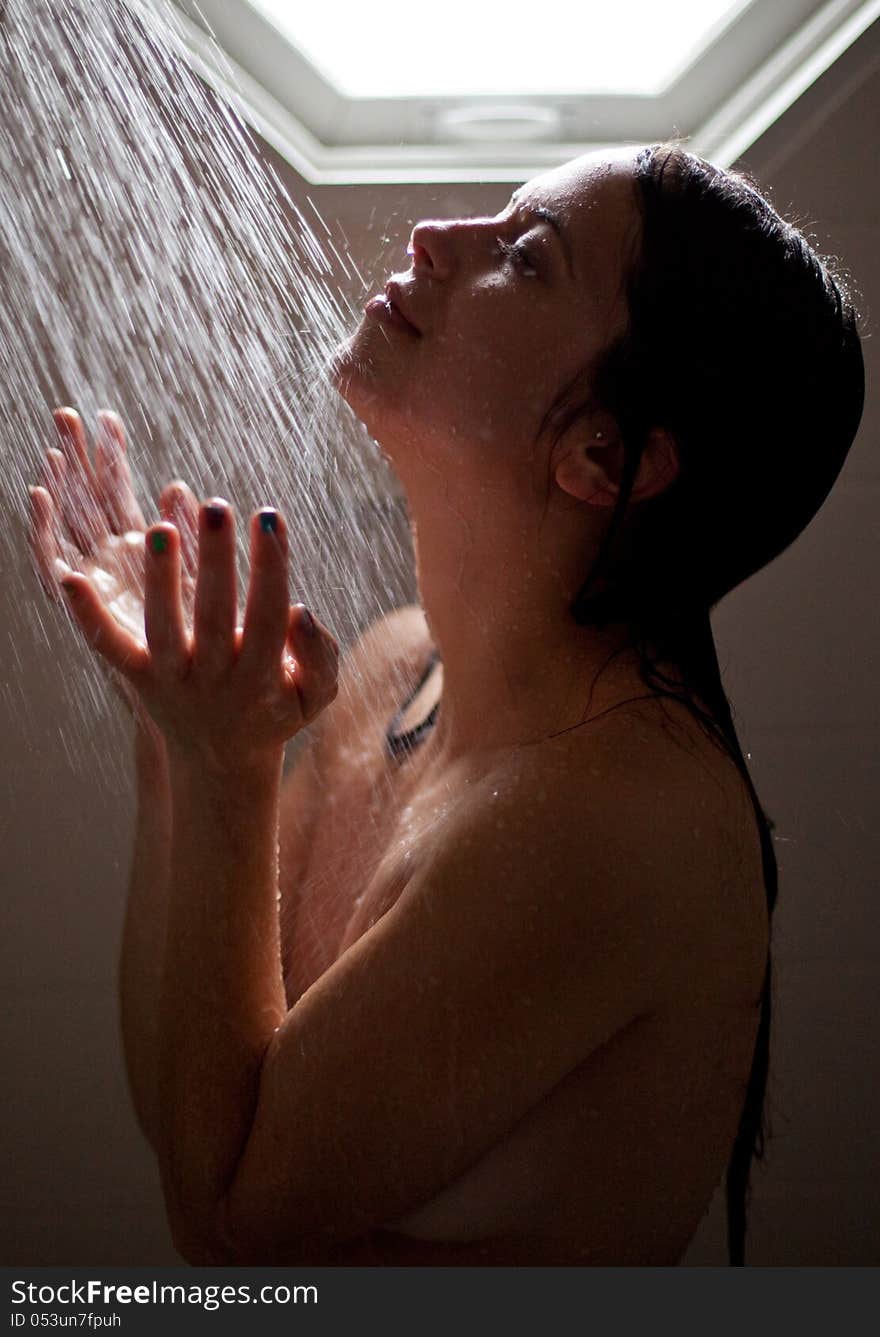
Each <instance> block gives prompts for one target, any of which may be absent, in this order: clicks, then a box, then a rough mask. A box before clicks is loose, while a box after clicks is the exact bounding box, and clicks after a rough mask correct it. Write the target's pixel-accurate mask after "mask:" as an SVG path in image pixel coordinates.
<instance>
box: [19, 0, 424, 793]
mask: <svg viewBox="0 0 880 1337" xmlns="http://www.w3.org/2000/svg"><path fill="white" fill-rule="evenodd" d="M309 206H310V207H309ZM306 210H307V211H308V216H307V215H306ZM328 251H329V252H331V253H332V254H333V255H334V256H335V262H336V263H335V264H334V263H332V262H331V261H330V260H329V259H328ZM340 266H341V268H342V269H343V270H344V271H346V272H347V273H348V275H349V276H350V277H355V275H354V274H353V272H352V265H351V262H350V261H347V259H346V256H345V247H344V242H343V241H342V239H337V240H336V241H334V237H333V233H332V230H331V228H330V227H328V226H327V224H326V223H324V221H323V219H322V218H321V217H320V215H319V214H318V212H317V210H316V209H315V207H314V206H313V205H311V202H310V201H309V202H308V205H307V204H303V205H302V207H299V206H298V205H297V204H296V203H295V202H294V201H293V200H292V199H291V198H290V196H289V195H288V193H287V192H286V191H285V188H284V186H283V184H282V182H281V181H280V179H279V177H278V175H277V173H276V172H275V171H274V168H273V167H272V165H271V163H270V162H269V161H268V160H267V158H266V156H265V154H263V153H261V151H260V149H259V147H258V145H257V144H256V143H255V142H254V140H253V138H252V136H251V135H250V133H249V131H248V129H247V128H246V126H245V124H244V121H243V119H242V117H241V116H240V115H239V114H238V112H237V111H236V109H235V107H234V106H232V105H230V103H229V102H224V101H223V100H221V99H220V97H219V96H218V95H217V94H216V93H215V92H214V91H212V90H211V89H209V88H208V87H207V86H206V85H205V84H204V83H203V82H202V81H201V80H200V79H199V77H198V76H197V74H196V73H195V72H194V71H193V69H192V68H191V65H190V64H189V62H188V61H187V59H186V58H185V55H184V51H183V47H182V44H181V37H180V34H179V32H178V28H177V20H176V18H175V11H174V9H173V6H171V5H170V4H169V3H168V2H167V0H153V3H151V4H150V5H144V4H143V3H140V2H139V0H7V2H6V3H5V4H3V5H0V379H2V386H3V390H4V404H3V407H4V420H3V459H4V465H3V468H2V470H0V489H2V501H3V508H4V513H5V514H6V516H7V524H6V525H5V526H4V527H3V533H2V537H0V545H2V547H0V560H2V563H3V569H4V571H5V572H6V574H7V578H6V580H5V581H4V585H5V586H6V587H7V597H8V599H9V603H8V607H6V608H4V613H3V627H2V636H3V639H4V645H3V649H2V659H3V664H4V669H3V672H2V674H0V690H2V692H3V693H4V696H5V697H6V703H5V704H6V706H7V707H8V708H9V709H10V710H11V711H12V712H13V713H15V712H24V715H25V717H26V722H27V727H28V729H29V731H30V736H31V737H32V738H33V740H34V745H35V746H36V747H40V746H43V745H48V744H49V743H51V745H52V746H55V745H56V744H57V743H58V742H59V740H58V739H57V738H52V739H51V740H49V739H46V738H45V737H42V736H41V731H42V733H43V734H45V728H46V726H45V724H44V723H43V721H42V719H41V712H40V703H39V701H35V700H34V693H33V682H32V681H31V680H26V679H28V674H27V673H26V671H25V668H24V665H25V663H26V661H27V659H28V658H30V659H31V660H33V659H34V658H39V657H43V658H45V660H46V663H47V675H48V677H51V676H52V675H53V674H57V678H58V680H59V690H62V689H63V691H64V692H65V695H66V698H67V700H68V702H69V707H70V708H69V711H68V712H67V714H66V717H65V722H64V725H63V727H62V738H61V740H60V741H61V743H62V745H63V747H64V749H65V751H66V753H67V755H68V758H69V760H70V762H71V764H72V765H73V766H74V767H75V768H78V769H79V770H80V773H81V774H82V775H83V777H85V776H86V775H88V776H89V778H90V781H91V782H92V783H94V782H95V780H96V778H97V777H96V769H97V771H98V772H99V774H102V775H103V778H104V779H105V780H108V779H112V780H115V781H117V782H118V781H119V780H120V778H121V774H122V772H121V770H119V769H117V768H121V767H125V768H126V770H127V769H128V766H129V763H128V759H127V758H125V757H119V758H114V757H112V756H110V755H108V753H107V749H106V748H103V749H102V747H101V741H100V740H101V722H102V720H103V721H106V716H107V712H108V710H111V709H114V710H119V709H121V706H120V705H119V703H118V702H116V701H115V697H113V696H112V693H111V689H110V686H109V683H108V681H107V679H106V678H105V676H104V675H102V673H101V672H100V670H99V669H98V667H97V666H96V665H95V663H94V658H93V656H92V655H91V653H90V652H89V651H88V650H87V649H86V647H85V646H83V645H82V644H80V643H79V641H78V638H77V633H76V630H75V629H74V628H73V627H72V626H70V625H67V623H68V620H69V619H68V615H67V613H66V612H65V610H64V608H63V607H58V608H56V607H55V606H54V605H52V604H51V603H50V602H49V601H48V600H47V599H46V598H45V596H44V595H43V593H42V591H41V589H40V586H39V584H38V583H37V581H36V578H35V577H34V576H33V575H32V574H31V572H30V568H29V563H28V561H27V558H26V545H25V541H24V533H25V528H26V517H27V510H28V497H27V487H28V485H29V484H33V483H36V482H39V481H40V473H41V466H42V460H43V457H44V453H45V451H46V449H47V448H48V447H50V446H55V445H57V441H56V440H55V433H54V428H53V423H52V418H51V410H52V408H53V407H54V406H56V405H61V404H71V405H73V406H74V407H76V408H77V409H78V410H79V412H80V413H81V415H82V416H83V418H84V420H85V424H86V429H87V433H88V436H89V440H90V442H91V441H92V440H93V437H94V429H95V425H96V415H97V413H98V411H99V410H100V409H103V408H112V409H115V410H116V411H117V412H119V413H120V414H121V416H122V418H123V420H124V422H125V424H126V427H127V430H128V436H129V458H130V463H131V467H132V472H133V476H134V482H135V489H136V491H137V494H138V497H139V499H140V501H141V505H142V507H143V509H144V513H145V515H146V517H147V522H148V523H153V522H155V520H157V519H158V518H159V514H158V509H157V498H158V495H159V492H160V491H161V489H162V488H163V487H164V486H165V484H167V483H168V482H170V481H171V479H173V478H177V477H179V478H182V479H184V480H185V481H186V482H188V483H189V485H190V486H191V487H192V488H193V490H194V491H195V493H196V496H197V497H199V498H203V497H206V496H210V495H216V494H219V495H222V496H225V497H227V498H228V499H229V500H230V501H231V502H232V503H233V505H234V507H235V511H236V516H237V534H238V544H239V578H240V582H241V583H240V587H239V597H240V599H241V598H243V590H244V588H245V586H244V583H243V582H244V578H245V574H246V558H245V548H246V543H247V525H246V519H247V517H248V516H249V515H250V513H251V512H252V511H253V510H254V509H255V508H256V507H257V506H260V505H266V504H273V505H277V506H278V507H279V508H280V509H282V511H283V512H284V514H285V516H286V517H287V519H288V524H289V528H290V550H291V561H290V569H291V599H292V600H293V599H302V600H303V601H304V602H306V603H307V604H309V606H310V607H313V608H314V609H315V610H316V611H317V612H318V615H319V616H320V617H321V618H322V619H323V620H324V621H325V622H326V623H327V624H328V625H329V626H330V627H331V628H332V629H333V631H334V633H335V634H336V635H337V637H338V638H339V640H340V643H341V644H342V645H343V646H344V645H345V644H347V643H348V642H349V641H350V640H351V639H352V637H353V635H354V634H355V633H356V632H357V631H358V630H359V629H361V628H362V627H363V626H365V625H366V624H367V623H369V622H370V621H371V620H372V619H373V618H374V617H376V616H378V615H379V614H380V613H381V612H383V611H386V610H387V609H388V608H390V607H393V606H395V605H396V604H398V603H400V602H402V601H403V599H404V598H405V596H406V592H407V590H409V589H411V584H409V583H408V582H410V581H411V574H410V573H411V565H412V558H411V551H410V549H409V547H408V544H409V538H408V534H407V531H406V526H405V525H403V526H402V525H401V524H400V520H399V516H400V509H399V507H395V505H394V504H393V503H394V497H393V493H394V487H393V483H392V480H391V475H390V473H389V472H388V470H387V467H386V465H385V462H384V460H383V459H382V457H381V456H380V454H379V452H378V450H377V449H376V447H375V445H373V443H371V442H370V441H369V439H368V437H367V436H366V434H365V432H364V431H363V429H362V428H361V427H360V425H359V424H357V423H356V422H355V420H354V419H353V416H352V415H351V414H350V413H349V411H348V410H347V408H345V406H344V405H343V404H342V403H341V401H340V400H339V398H338V396H337V394H336V392H335V391H334V390H333V388H332V387H331V385H330V384H329V382H328V379H327V377H326V372H325V368H326V364H327V361H328V356H329V354H330V352H331V350H332V349H333V348H334V347H335V345H336V344H337V343H338V341H339V339H340V338H341V337H342V336H343V334H344V333H345V332H346V329H347V327H349V328H350V326H351V324H352V323H353V320H354V319H355V316H356V311H355V308H354V307H353V305H352V304H351V302H350V300H349V298H348V297H347V296H346V295H345V294H344V291H343V289H342V288H341V287H340V286H339V284H338V283H337V281H336V279H335V277H334V275H336V274H337V273H338V271H339V268H340ZM357 278H358V279H359V280H360V281H361V282H362V283H363V280H361V279H360V276H357ZM364 286H365V285H364ZM357 295H358V296H360V294H357ZM12 573H15V575H14V578H13V579H12V580H10V579H9V576H10V574H12ZM35 644H36V647H37V648H36V649H34V648H33V647H34V645H35ZM28 647H30V648H31V652H30V654H28V653H26V651H27V649H28ZM111 702H112V703H113V704H111Z"/></svg>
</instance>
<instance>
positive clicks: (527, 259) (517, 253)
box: [495, 237, 538, 278]
mask: <svg viewBox="0 0 880 1337" xmlns="http://www.w3.org/2000/svg"><path fill="white" fill-rule="evenodd" d="M495 241H496V242H497V245H498V250H499V252H500V253H501V255H503V256H504V258H505V259H506V260H511V261H512V262H513V264H514V265H515V266H516V268H517V269H518V270H519V272H520V273H521V274H522V275H523V277H524V278H536V277H537V274H538V270H537V268H536V266H535V263H534V260H533V257H532V253H531V251H528V250H527V249H526V248H525V246H523V244H522V242H519V241H517V242H509V241H505V240H504V238H503V237H496V238H495Z"/></svg>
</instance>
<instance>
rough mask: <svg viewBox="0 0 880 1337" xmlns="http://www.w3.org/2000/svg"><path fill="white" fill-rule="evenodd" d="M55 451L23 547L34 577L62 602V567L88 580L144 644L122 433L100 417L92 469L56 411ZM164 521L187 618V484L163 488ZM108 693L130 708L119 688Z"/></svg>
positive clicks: (123, 687)
mask: <svg viewBox="0 0 880 1337" xmlns="http://www.w3.org/2000/svg"><path fill="white" fill-rule="evenodd" d="M54 416H55V425H56V427H57V430H58V437H59V443H60V446H61V449H51V450H48V451H47V452H46V457H45V460H44V462H43V476H42V485H41V486H39V487H33V488H31V489H30V497H31V523H30V530H29V543H30V549H31V557H32V560H33V563H34V567H35V570H36V572H37V575H38V577H39V579H40V582H41V584H42V585H43V588H44V589H45V591H46V593H47V595H48V596H49V597H50V598H51V599H53V600H56V601H58V600H60V599H61V598H62V595H61V593H60V589H59V585H58V577H59V568H58V567H56V561H58V560H60V561H61V562H63V563H64V564H65V565H66V566H68V567H70V568H72V569H73V570H75V571H81V572H82V573H83V575H86V576H88V577H89V579H90V580H91V581H92V583H93V584H94V586H95V588H96V589H97V590H98V592H99V593H100V594H101V597H102V599H103V600H104V602H105V604H106V605H107V607H108V608H109V610H110V611H111V612H112V614H113V616H114V617H115V618H116V620H117V621H118V622H119V623H120V624H121V625H122V626H123V627H125V628H126V630H127V631H130V632H131V634H132V635H133V636H135V637H136V638H137V640H139V641H140V642H141V643H142V644H144V645H145V644H146V632H145V629H144V535H145V532H146V529H147V522H146V520H145V518H144V514H143V511H142V510H141V507H140V505H139V503H138V500H137V497H136V496H135V493H134V488H133V486H132V479H131V471H130V469H129V465H128V455H127V447H126V440H125V431H124V428H123V425H122V422H121V420H120V419H119V418H118V417H117V415H116V414H115V413H102V414H100V415H99V427H98V433H97V438H96V443H95V457H94V465H93V464H92V460H91V459H90V456H89V450H88V445H87V441H86V434H85V428H84V425H83V422H82V419H81V418H80V416H79V414H78V413H76V412H75V411H74V410H73V409H57V410H56V412H55V415H54ZM159 510H160V513H161V516H162V518H163V519H164V520H169V521H171V522H172V523H173V524H174V525H175V526H176V527H177V529H178V530H179V532H180V537H181V558H182V571H181V593H182V598H183V605H184V612H185V615H186V616H187V618H188V619H189V620H191V618H192V609H193V600H194V596H195V570H196V549H197V538H196V535H197V528H198V501H197V499H196V497H195V495H194V494H193V492H192V491H191V490H190V488H188V487H187V485H186V484H185V483H182V482H180V481H175V482H173V483H169V484H168V486H167V487H166V488H164V490H163V491H162V493H161V494H160V497H159ZM114 685H115V686H116V688H117V690H118V691H119V693H120V695H121V696H122V697H123V699H124V700H125V701H126V702H127V704H128V705H129V706H130V707H131V706H133V704H134V703H133V701H132V698H131V692H130V689H129V688H128V686H127V684H125V683H124V681H123V680H121V679H119V678H116V679H115V680H114Z"/></svg>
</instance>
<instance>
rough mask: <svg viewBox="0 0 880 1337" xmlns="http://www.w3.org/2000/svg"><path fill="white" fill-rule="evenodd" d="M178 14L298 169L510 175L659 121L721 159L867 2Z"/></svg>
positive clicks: (297, 0)
mask: <svg viewBox="0 0 880 1337" xmlns="http://www.w3.org/2000/svg"><path fill="white" fill-rule="evenodd" d="M129 3H133V4H136V5H137V6H143V4H144V3H146V4H149V5H151V6H152V7H153V8H159V9H167V5H168V0H129ZM306 11H311V12H306ZM174 12H175V16H176V18H177V23H178V26H179V40H180V42H181V44H182V46H183V48H184V49H185V51H186V52H187V55H188V58H189V59H190V60H191V61H192V62H193V64H194V65H196V67H197V68H198V69H199V71H200V72H201V73H202V74H203V75H204V76H205V77H206V78H208V79H209V80H210V81H211V82H212V83H213V84H214V85H215V86H218V87H221V88H222V89H223V91H224V92H226V93H227V94H230V93H231V94H232V95H233V96H234V97H235V98H236V100H237V102H238V105H239V107H240V109H241V111H242V113H243V114H244V115H245V117H246V118H247V119H248V120H249V122H250V123H251V124H252V125H253V127H254V128H255V129H256V130H257V131H258V133H260V134H261V135H262V136H263V138H264V139H266V140H267V141H268V142H269V143H271V144H272V146H273V147H274V148H276V149H277V150H278V151H279V152H280V153H282V155H283V156H284V157H286V158H287V159H288V161H289V162H290V163H291V164H292V166H293V167H294V168H295V169H296V170H297V171H298V172H299V173H300V175H302V176H303V177H304V178H305V179H306V180H307V181H309V182H313V183H354V182H371V181H372V182H386V181H400V182H405V181H468V180H484V181H486V180H499V181H501V180H504V181H508V180H514V179H522V178H525V177H527V176H529V175H532V174H533V173H535V172H538V171H540V170H542V169H543V168H546V167H548V166H550V165H552V164H554V163H558V162H562V161H564V160H565V159H567V158H570V157H572V156H574V155H575V154H577V153H581V152H585V151H587V150H588V149H590V148H599V147H607V146H610V145H614V144H622V143H634V142H652V141H654V140H658V139H665V138H667V137H668V136H669V135H671V134H678V135H684V136H687V137H688V139H689V146H690V147H691V148H692V149H693V150H694V151H695V152H698V153H701V154H703V155H704V156H705V157H707V158H711V159H712V160H713V161H715V162H717V163H719V165H721V166H726V165H729V164H730V163H732V162H733V161H735V160H736V159H737V158H738V157H740V156H741V155H742V154H743V153H744V152H745V151H746V149H748V147H749V146H750V144H752V143H753V142H754V141H755V139H757V137H758V136H759V135H760V134H762V133H763V132H764V131H765V130H766V129H767V128H768V127H769V126H770V125H772V124H773V123H774V121H775V120H777V119H778V117H779V116H780V115H781V114H782V113H783V112H784V111H785V110H786V109H787V108H788V107H789V106H790V105H791V104H792V103H793V102H794V101H795V100H796V99H797V98H798V97H799V96H800V95H801V94H802V93H803V92H804V91H805V89H806V88H808V87H809V86H810V84H812V83H813V82H814V81H815V79H817V78H818V77H819V75H820V74H821V73H823V71H824V70H825V69H827V68H828V67H829V66H830V65H831V64H833V62H834V61H835V60H836V59H837V58H838V57H839V56H840V55H841V54H842V53H843V51H845V50H846V49H847V48H848V47H849V46H850V45H851V43H852V42H854V41H855V40H856V38H857V37H859V36H860V34H861V33H862V32H863V31H864V30H865V29H866V28H867V27H868V26H869V24H870V23H872V22H873V21H874V20H875V19H876V18H877V17H878V16H880V0H664V3H663V4H659V3H658V2H657V0H615V3H614V4H609V3H608V0H575V2H574V3H573V2H572V0H541V4H540V5H535V4H532V5H529V6H528V7H527V8H526V7H524V6H523V5H522V4H521V3H520V0H443V2H442V4H440V5H431V6H430V7H428V6H425V5H424V4H414V3H413V0H406V3H403V0H384V3H382V4H380V5H377V6H375V7H371V6H369V5H368V4H367V3H366V0H361V3H360V4H358V3H357V0H333V2H332V3H325V4H324V5H323V6H321V5H319V4H318V3H315V0H311V3H310V4H308V5H305V4H303V3H302V2H301V0H250V3H248V2H247V0H175V4H174ZM379 16H381V22H380V17H379Z"/></svg>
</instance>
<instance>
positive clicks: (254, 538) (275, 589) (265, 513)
mask: <svg viewBox="0 0 880 1337" xmlns="http://www.w3.org/2000/svg"><path fill="white" fill-rule="evenodd" d="M288 627H289V604H288V595H287V526H286V524H285V523H284V517H283V516H282V515H281V514H280V513H279V512H278V511H276V510H274V509H272V508H271V507H268V506H267V507H265V508H264V509H263V510H261V511H258V512H257V514H256V515H254V516H252V518H251V569H250V581H249V584H248V596H247V606H246V608H245V614H244V633H243V637H242V647H241V654H240V656H239V659H238V669H239V670H240V671H241V674H242V677H249V678H253V679H260V680H261V681H266V682H272V683H274V682H276V681H277V679H278V668H279V665H280V662H281V654H282V651H283V650H284V644H285V642H286V640H287V632H288Z"/></svg>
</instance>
